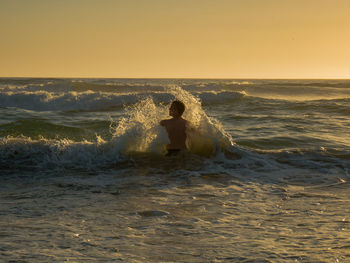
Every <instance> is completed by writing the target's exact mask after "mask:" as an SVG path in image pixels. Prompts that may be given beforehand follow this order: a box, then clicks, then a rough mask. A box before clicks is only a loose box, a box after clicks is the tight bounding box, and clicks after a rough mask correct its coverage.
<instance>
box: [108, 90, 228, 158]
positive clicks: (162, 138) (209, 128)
mask: <svg viewBox="0 0 350 263" xmlns="http://www.w3.org/2000/svg"><path fill="white" fill-rule="evenodd" d="M165 91H166V93H169V94H171V95H172V96H173V99H178V100H181V101H182V102H183V103H184V104H185V106H186V110H185V112H184V115H183V117H184V118H185V119H186V120H188V121H189V126H190V127H188V130H187V133H188V140H187V146H188V148H189V150H190V151H191V152H192V153H196V154H199V155H203V156H211V155H215V154H217V153H218V152H220V151H223V150H224V149H226V148H227V147H229V146H231V145H233V141H232V138H231V136H230V135H229V134H227V133H226V132H225V131H224V129H223V128H222V125H221V124H220V123H219V121H217V120H216V119H214V118H210V117H208V116H207V114H206V113H205V111H204V110H203V109H202V106H201V100H200V99H199V98H197V97H195V96H194V95H192V94H191V93H189V92H188V91H185V90H183V89H182V88H181V87H179V86H169V87H167V88H165ZM168 107H169V105H165V104H163V103H159V104H156V103H155V102H154V101H153V99H152V98H151V97H148V98H145V99H143V100H141V101H140V102H138V103H136V104H133V105H129V106H126V107H125V116H126V117H123V118H122V119H121V120H120V121H119V123H118V125H116V126H115V128H114V131H112V132H113V134H114V140H115V142H117V143H119V144H122V146H121V148H122V149H124V151H125V152H132V151H139V152H155V153H164V150H165V148H164V146H165V145H166V144H167V143H169V141H168V139H167V137H166V133H165V130H164V128H162V127H161V126H160V125H159V122H160V121H161V120H162V119H165V118H169V115H168Z"/></svg>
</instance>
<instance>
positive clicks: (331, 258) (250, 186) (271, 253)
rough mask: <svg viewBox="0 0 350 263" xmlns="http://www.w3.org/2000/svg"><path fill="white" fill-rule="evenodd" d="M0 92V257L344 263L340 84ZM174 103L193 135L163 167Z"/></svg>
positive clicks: (17, 86) (102, 85)
mask: <svg viewBox="0 0 350 263" xmlns="http://www.w3.org/2000/svg"><path fill="white" fill-rule="evenodd" d="M0 83H1V84H0V87H1V94H0V112H1V114H2V115H1V116H2V120H1V123H0V136H1V139H0V157H1V158H0V168H1V170H0V190H1V191H0V203H1V205H0V226H1V228H0V244H1V247H0V259H1V260H2V261H4V262H11V261H15V262H21V261H22V262H47V261H50V262H62V261H65V260H67V261H75V262H119V261H120V262H347V260H348V258H350V231H349V224H350V219H349V212H350V211H349V207H350V203H349V200H350V198H349V197H350V196H349V191H348V188H349V168H350V161H349V160H350V141H349V138H348V130H349V127H350V118H349V112H350V92H349V91H350V82H349V81H340V80H339V81H326V80H314V81H311V80H308V81H305V80H293V81H287V80H286V81H280V80H275V81H272V80H270V81H267V80H265V81H263V80H250V81H246V80H114V79H97V80H86V79H85V80H64V79H58V80H52V79H51V80H48V79H45V80H44V79H29V80H25V79H0ZM174 84H176V85H179V86H181V87H182V88H179V87H173V86H171V85H174ZM169 85H170V87H169ZM74 92H75V93H74ZM175 97H176V98H179V99H182V100H183V101H184V102H185V104H186V105H187V106H188V111H187V113H186V114H187V115H185V117H186V118H187V119H189V120H191V122H192V123H193V124H194V125H195V126H196V127H197V129H198V130H201V132H202V134H204V135H205V138H206V139H205V138H204V139H203V138H201V137H199V142H198V143H199V144H200V146H203V147H201V148H200V147H199V146H198V145H197V146H196V147H197V148H192V151H193V152H192V153H191V152H188V153H184V154H183V155H182V156H179V157H171V158H166V157H165V156H164V155H163V151H164V149H163V148H162V145H164V143H166V140H167V139H166V134H165V136H164V131H162V129H161V127H158V126H157V123H158V121H159V120H160V119H162V118H166V117H167V116H166V115H167V107H168V105H169V103H170V101H171V100H172V99H174V98H175ZM189 109H191V110H189ZM208 138H209V139H208ZM193 140H194V139H193ZM193 143H195V141H194V142H193ZM194 152H196V153H194ZM208 153H209V154H208Z"/></svg>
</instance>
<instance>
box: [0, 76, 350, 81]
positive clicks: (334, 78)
mask: <svg viewBox="0 0 350 263" xmlns="http://www.w3.org/2000/svg"><path fill="white" fill-rule="evenodd" d="M11 78H12V79H193V80H195V79H213V80H215V79H220V80H225V79H226V80H350V77H339V78H337V77H329V78H322V77H321V78H315V77H313V78H309V77H307V78H305V77H304V78H299V77H289V78H287V77H266V78H253V77H232V78H231V77H230V78H228V77H221V78H220V77H219V78H215V77H96V76H93V77H53V76H46V77H44V76H40V77H35V76H34V77H33V76H31V77H25V76H9V77H3V76H0V79H11Z"/></svg>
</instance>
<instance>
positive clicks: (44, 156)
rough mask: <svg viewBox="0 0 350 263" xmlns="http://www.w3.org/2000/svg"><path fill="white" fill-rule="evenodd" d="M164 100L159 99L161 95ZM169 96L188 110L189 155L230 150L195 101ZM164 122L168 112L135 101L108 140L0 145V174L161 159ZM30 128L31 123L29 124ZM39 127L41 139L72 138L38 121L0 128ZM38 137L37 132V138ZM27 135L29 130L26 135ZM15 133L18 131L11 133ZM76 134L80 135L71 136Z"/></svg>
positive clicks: (148, 101)
mask: <svg viewBox="0 0 350 263" xmlns="http://www.w3.org/2000/svg"><path fill="white" fill-rule="evenodd" d="M162 95H164V94H162ZM169 95H171V96H173V98H177V99H180V100H182V101H183V102H184V103H185V105H186V106H187V107H188V108H190V109H191V110H187V111H185V113H184V117H185V118H186V119H187V120H188V121H190V122H191V123H192V125H193V126H194V127H195V130H196V132H194V134H189V135H188V138H189V139H188V142H187V143H188V148H189V151H190V152H192V153H195V154H198V155H201V156H215V155H217V154H218V153H220V152H222V151H223V150H224V149H226V148H228V147H230V146H232V145H233V141H232V138H231V136H230V135H228V134H227V133H226V132H225V131H224V130H223V128H222V126H221V124H220V123H219V122H218V121H217V120H215V119H213V118H210V117H208V116H207V115H206V113H205V112H204V110H203V109H202V107H201V102H200V99H198V98H196V97H194V96H192V95H191V94H190V93H189V92H187V91H184V90H183V89H181V88H180V87H173V88H171V89H169V90H168V93H166V96H169ZM167 117H168V108H167V106H165V105H163V104H156V103H155V102H154V100H153V98H152V97H150V96H149V97H147V98H145V99H142V100H139V101H138V102H137V103H135V104H132V105H129V106H126V107H125V114H124V117H123V118H121V119H120V120H119V121H118V122H114V121H112V123H111V124H110V127H109V129H110V133H111V139H109V140H104V139H102V137H101V136H99V135H97V136H96V139H95V140H94V141H93V140H91V139H90V140H89V141H88V140H84V141H73V140H71V139H64V138H63V139H59V138H55V139H52V138H51V139H50V138H48V137H49V136H47V137H39V138H31V137H23V136H22V137H21V136H20V137H13V136H6V137H3V138H1V139H0V157H1V158H0V159H1V164H0V166H1V167H2V168H9V167H17V168H18V167H29V168H33V167H36V168H40V169H43V168H47V167H49V168H50V167H56V168H59V167H64V168H84V169H86V168H89V169H90V168H96V167H101V166H104V165H106V164H109V165H110V164H111V163H115V162H116V160H124V158H125V156H127V155H128V154H129V153H132V152H146V153H153V154H158V155H162V154H163V153H164V151H165V148H164V146H165V145H166V144H167V143H168V137H167V134H166V132H165V130H164V128H163V127H161V126H160V125H159V122H160V120H162V119H165V118H167ZM35 122H36V123H35ZM33 125H34V126H37V127H38V126H41V128H40V129H43V130H45V132H46V133H48V134H50V132H53V133H55V132H58V131H59V130H61V133H60V132H58V134H60V136H64V134H65V133H69V134H71V133H73V134H74V133H75V132H76V130H75V129H72V128H71V127H66V126H63V125H53V124H49V123H47V122H44V121H40V120H36V121H23V120H19V121H17V122H15V123H9V124H5V125H2V128H4V127H5V128H6V127H7V128H11V127H14V126H17V128H18V127H20V128H21V127H22V128H23V129H28V127H29V128H31V127H33ZM40 129H39V131H37V132H40ZM29 130H30V129H29ZM17 131H18V132H20V131H21V129H18V130H17ZM77 132H78V133H79V132H80V131H77Z"/></svg>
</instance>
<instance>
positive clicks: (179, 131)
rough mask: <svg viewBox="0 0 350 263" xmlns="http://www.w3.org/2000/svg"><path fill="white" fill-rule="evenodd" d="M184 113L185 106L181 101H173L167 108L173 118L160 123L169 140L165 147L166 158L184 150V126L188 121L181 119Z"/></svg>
mask: <svg viewBox="0 0 350 263" xmlns="http://www.w3.org/2000/svg"><path fill="white" fill-rule="evenodd" d="M184 111H185V105H184V104H183V103H182V102H181V101H179V100H175V101H173V102H172V103H171V106H170V108H169V115H170V116H171V117H173V118H172V119H168V120H162V121H161V122H160V125H162V126H164V127H165V129H166V131H167V133H168V137H169V140H170V144H167V146H166V149H167V151H168V153H167V154H166V156H172V155H177V154H178V153H179V152H180V151H181V150H185V149H186V126H187V125H188V121H187V120H185V119H183V118H182V117H181V116H182V114H183V112H184Z"/></svg>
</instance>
